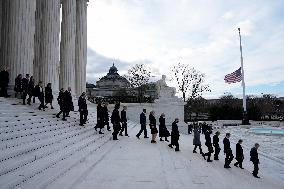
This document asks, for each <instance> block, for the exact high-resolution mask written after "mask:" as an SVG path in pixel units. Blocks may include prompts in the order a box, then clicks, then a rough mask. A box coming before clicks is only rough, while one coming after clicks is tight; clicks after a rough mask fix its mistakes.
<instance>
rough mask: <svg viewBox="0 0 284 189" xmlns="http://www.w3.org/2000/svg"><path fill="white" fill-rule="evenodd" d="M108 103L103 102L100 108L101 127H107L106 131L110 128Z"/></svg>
mask: <svg viewBox="0 0 284 189" xmlns="http://www.w3.org/2000/svg"><path fill="white" fill-rule="evenodd" d="M107 107H108V102H105V103H104V105H103V106H102V111H103V125H102V128H104V127H105V125H106V126H107V130H108V131H110V126H109V114H108V108H107Z"/></svg>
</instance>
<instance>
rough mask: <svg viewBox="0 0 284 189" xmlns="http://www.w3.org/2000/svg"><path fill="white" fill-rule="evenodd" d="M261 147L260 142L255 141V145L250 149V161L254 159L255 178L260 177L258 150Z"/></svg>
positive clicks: (253, 173)
mask: <svg viewBox="0 0 284 189" xmlns="http://www.w3.org/2000/svg"><path fill="white" fill-rule="evenodd" d="M258 148H259V144H258V143H255V145H254V147H253V148H252V149H251V150H250V161H252V163H253V166H254V168H253V172H252V175H253V176H254V177H255V178H260V177H259V176H258V170H259V168H258V164H259V159H258V152H257V149H258Z"/></svg>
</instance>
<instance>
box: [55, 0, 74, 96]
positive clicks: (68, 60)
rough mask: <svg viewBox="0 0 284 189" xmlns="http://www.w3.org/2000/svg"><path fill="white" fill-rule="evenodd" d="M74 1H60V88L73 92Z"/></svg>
mask: <svg viewBox="0 0 284 189" xmlns="http://www.w3.org/2000/svg"><path fill="white" fill-rule="evenodd" d="M75 38H76V0H62V23H61V43H60V75H59V80H60V88H64V89H67V87H69V86H70V87H71V90H72V92H73V94H76V90H75V85H76V84H75Z"/></svg>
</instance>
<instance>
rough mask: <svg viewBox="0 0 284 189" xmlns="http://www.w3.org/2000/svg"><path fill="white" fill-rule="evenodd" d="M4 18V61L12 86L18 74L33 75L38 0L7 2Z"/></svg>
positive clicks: (12, 0) (2, 45)
mask: <svg viewBox="0 0 284 189" xmlns="http://www.w3.org/2000/svg"><path fill="white" fill-rule="evenodd" d="M4 2H5V3H4V4H5V8H4V9H2V10H3V13H2V15H3V17H2V19H3V20H2V21H3V22H2V26H1V27H2V32H1V33H2V44H1V47H2V48H1V49H2V61H3V62H4V64H6V65H7V66H8V67H9V68H10V78H11V79H10V84H12V85H13V84H14V79H15V77H16V76H17V75H18V74H20V73H21V74H27V73H29V74H33V60H34V34H35V9H36V0H9V1H8V0H5V1H4Z"/></svg>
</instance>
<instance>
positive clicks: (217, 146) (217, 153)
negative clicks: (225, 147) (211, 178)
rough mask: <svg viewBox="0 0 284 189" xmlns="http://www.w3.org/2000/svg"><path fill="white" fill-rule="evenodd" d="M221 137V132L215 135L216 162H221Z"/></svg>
mask: <svg viewBox="0 0 284 189" xmlns="http://www.w3.org/2000/svg"><path fill="white" fill-rule="evenodd" d="M219 135H220V132H219V131H216V133H215V135H214V136H213V146H214V148H215V154H214V160H219V153H220V151H221V148H220V145H219Z"/></svg>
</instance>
